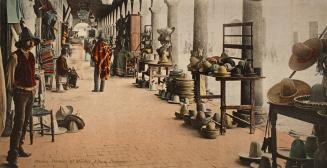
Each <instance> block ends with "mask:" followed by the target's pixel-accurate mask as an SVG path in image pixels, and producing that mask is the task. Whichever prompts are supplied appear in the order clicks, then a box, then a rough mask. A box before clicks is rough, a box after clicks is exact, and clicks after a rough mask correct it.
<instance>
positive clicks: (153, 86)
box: [149, 83, 157, 91]
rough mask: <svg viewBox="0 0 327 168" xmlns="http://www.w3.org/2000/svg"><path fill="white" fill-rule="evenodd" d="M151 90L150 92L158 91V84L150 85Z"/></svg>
mask: <svg viewBox="0 0 327 168" xmlns="http://www.w3.org/2000/svg"><path fill="white" fill-rule="evenodd" d="M149 90H150V91H157V84H156V83H150V87H149Z"/></svg>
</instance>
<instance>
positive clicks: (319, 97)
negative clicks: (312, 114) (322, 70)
mask: <svg viewBox="0 0 327 168" xmlns="http://www.w3.org/2000/svg"><path fill="white" fill-rule="evenodd" d="M294 102H295V103H294V104H295V106H296V107H299V108H303V109H313V110H325V109H327V96H326V95H325V89H324V88H323V86H322V84H315V85H313V86H312V88H311V91H310V95H308V94H306V95H301V96H297V97H296V98H295V99H294Z"/></svg>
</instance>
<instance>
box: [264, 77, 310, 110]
mask: <svg viewBox="0 0 327 168" xmlns="http://www.w3.org/2000/svg"><path fill="white" fill-rule="evenodd" d="M309 92H310V86H309V85H308V84H306V83H305V82H303V81H300V80H293V79H288V78H285V79H283V80H282V81H281V82H279V83H278V84H275V85H274V86H273V87H271V88H270V89H269V91H268V93H267V97H268V100H269V101H270V102H271V103H274V104H278V105H288V104H290V103H292V102H293V99H294V97H296V96H300V95H306V94H308V93H309Z"/></svg>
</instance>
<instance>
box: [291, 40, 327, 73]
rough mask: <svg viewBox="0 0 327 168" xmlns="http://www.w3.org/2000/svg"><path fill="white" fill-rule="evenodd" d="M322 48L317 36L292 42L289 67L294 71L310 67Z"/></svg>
mask: <svg viewBox="0 0 327 168" xmlns="http://www.w3.org/2000/svg"><path fill="white" fill-rule="evenodd" d="M322 48H323V45H322V42H321V41H320V40H319V39H317V38H313V39H309V40H307V41H305V42H304V43H296V44H294V45H293V48H292V56H291V58H290V60H289V67H290V68H291V69H292V70H294V71H302V70H305V69H307V68H309V67H311V66H312V65H313V64H314V63H315V62H316V61H317V59H318V57H319V55H320V54H321V52H322Z"/></svg>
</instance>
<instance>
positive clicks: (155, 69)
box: [142, 63, 173, 84]
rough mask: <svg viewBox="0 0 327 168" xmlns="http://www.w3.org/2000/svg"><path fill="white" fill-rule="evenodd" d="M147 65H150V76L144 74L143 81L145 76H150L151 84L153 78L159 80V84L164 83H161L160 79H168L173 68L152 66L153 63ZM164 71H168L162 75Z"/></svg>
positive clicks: (160, 65) (169, 66) (158, 65)
mask: <svg viewBox="0 0 327 168" xmlns="http://www.w3.org/2000/svg"><path fill="white" fill-rule="evenodd" d="M145 64H147V65H148V68H149V74H146V73H145V72H142V79H144V75H148V76H149V82H151V81H152V79H153V78H158V84H160V83H163V81H161V80H160V78H162V77H168V75H169V71H170V70H171V68H172V67H173V66H172V65H165V64H151V63H145ZM162 69H165V71H166V72H165V74H161V72H162ZM154 72H156V73H154Z"/></svg>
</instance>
